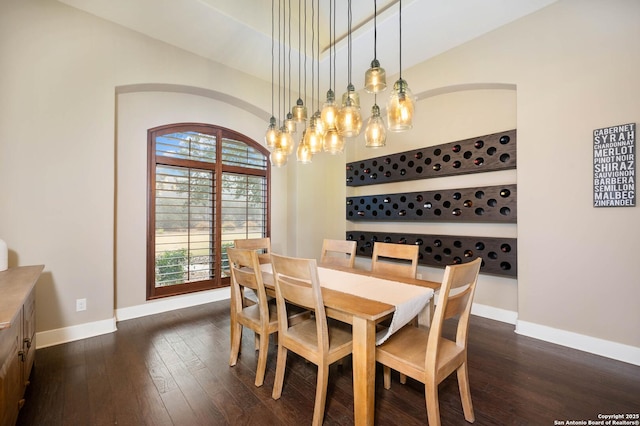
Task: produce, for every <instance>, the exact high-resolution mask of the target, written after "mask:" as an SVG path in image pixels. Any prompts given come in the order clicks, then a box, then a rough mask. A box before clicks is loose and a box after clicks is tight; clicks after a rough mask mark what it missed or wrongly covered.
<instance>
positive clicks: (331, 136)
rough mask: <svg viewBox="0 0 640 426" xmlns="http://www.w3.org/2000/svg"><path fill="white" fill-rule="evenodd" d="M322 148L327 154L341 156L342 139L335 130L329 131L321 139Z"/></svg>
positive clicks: (342, 149) (342, 148)
mask: <svg viewBox="0 0 640 426" xmlns="http://www.w3.org/2000/svg"><path fill="white" fill-rule="evenodd" d="M322 147H323V149H324V151H325V152H328V153H329V154H342V152H343V151H344V138H343V137H342V136H340V134H339V133H338V130H337V129H336V128H333V129H329V130H327V133H325V134H324V138H323V139H322Z"/></svg>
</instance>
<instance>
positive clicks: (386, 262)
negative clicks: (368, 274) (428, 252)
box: [371, 242, 419, 278]
mask: <svg viewBox="0 0 640 426" xmlns="http://www.w3.org/2000/svg"><path fill="white" fill-rule="evenodd" d="M418 250H419V246H417V245H409V244H395V243H380V242H375V243H374V244H373V255H372V256H371V271H372V272H373V273H376V274H381V275H390V276H393V275H397V276H402V277H409V278H415V277H416V272H417V271H418Z"/></svg>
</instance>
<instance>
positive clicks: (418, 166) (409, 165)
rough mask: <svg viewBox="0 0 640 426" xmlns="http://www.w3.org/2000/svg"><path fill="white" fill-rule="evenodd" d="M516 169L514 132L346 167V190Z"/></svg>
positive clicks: (401, 153)
mask: <svg viewBox="0 0 640 426" xmlns="http://www.w3.org/2000/svg"><path fill="white" fill-rule="evenodd" d="M515 168H516V130H515V129H513V130H508V131H505V132H500V133H493V134H490V135H485V136H479V137H475V138H471V139H465V140H461V141H456V142H450V143H446V144H442V145H436V146H432V147H428V148H421V149H416V150H412V151H406V152H400V153H397V154H391V155H387V156H383V157H376V158H369V159H367V160H361V161H354V162H352V163H347V186H363V185H375V184H380V183H389V182H402V181H408V180H417V179H428V178H434V177H441V176H452V175H460V174H468V173H481V172H490V171H495V170H507V169H515Z"/></svg>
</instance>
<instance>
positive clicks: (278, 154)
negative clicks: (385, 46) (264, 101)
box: [265, 0, 415, 167]
mask: <svg viewBox="0 0 640 426" xmlns="http://www.w3.org/2000/svg"><path fill="white" fill-rule="evenodd" d="M277 1H278V86H277V88H278V114H280V113H281V114H282V116H283V117H285V119H284V120H282V122H281V123H280V126H278V125H279V121H278V120H277V119H276V116H275V112H274V102H275V100H274V99H275V97H274V84H275V80H274V74H275V71H274V68H275V15H276V13H275V0H272V1H271V40H272V42H271V87H272V91H271V111H272V112H271V118H270V119H269V125H268V127H267V131H266V134H265V142H266V144H267V147H268V148H269V149H270V150H271V163H272V165H273V166H274V167H282V166H284V165H286V164H287V158H288V156H289V155H290V154H291V153H293V151H294V145H295V142H294V139H293V138H294V134H295V133H296V125H299V126H303V130H302V132H301V137H300V140H299V143H298V147H297V150H296V158H297V160H298V162H300V163H303V164H304V163H310V162H311V160H312V157H313V155H314V154H317V153H319V152H328V153H330V154H340V153H342V152H344V147H345V139H347V138H355V137H357V136H359V135H360V133H361V132H362V127H363V119H362V114H361V112H360V98H359V95H358V92H356V90H355V87H354V85H353V83H352V80H351V71H352V61H351V58H352V43H351V36H352V31H351V28H352V9H351V0H348V1H347V7H348V16H347V25H348V28H347V50H348V84H347V88H346V91H345V93H344V94H343V95H342V96H341V98H340V101H339V102H337V101H336V95H335V81H336V78H335V72H336V71H335V70H336V67H335V56H336V48H335V45H336V29H335V25H336V0H327V3H328V7H329V42H330V44H329V89H328V90H327V96H326V100H325V102H324V103H323V104H322V107H320V102H321V101H320V13H319V11H320V1H321V0H298V99H297V101H296V103H295V105H294V106H293V107H292V108H291V101H289V109H288V110H289V111H290V112H286V111H285V110H286V109H287V107H286V103H287V101H286V99H289V100H290V99H291V42H292V40H291V0H277ZM285 1H288V12H287V10H285V7H284V2H285ZM303 2H304V28H305V36H304V56H305V61H304V99H305V100H306V99H307V57H308V55H307V46H308V43H307V31H306V28H307V17H308V10H307V5H308V4H310V9H311V43H310V44H311V67H310V68H311V105H310V106H309V111H312V110H313V109H314V104H315V109H316V111H315V112H314V113H311V112H310V113H309V114H310V116H309V117H308V122H307V107H306V106H305V105H304V100H303V97H302V90H301V81H302V60H301V59H302V58H301V55H302V49H303V43H302V37H301V28H302V22H303V20H302V19H301V14H302V10H303ZM373 3H374V58H373V60H372V61H371V67H370V68H369V69H368V70H367V71H366V73H365V87H364V88H365V90H366V91H367V92H369V93H373V94H374V105H373V107H372V108H371V116H370V118H369V119H368V121H367V124H366V127H365V131H364V138H365V142H366V144H365V146H366V147H371V148H375V147H382V146H384V145H385V143H386V133H387V129H388V130H389V131H394V132H399V131H405V130H408V129H411V127H412V119H413V113H414V109H415V99H414V97H413V95H412V93H411V91H410V90H409V86H408V84H407V82H406V81H405V80H403V79H402V0H399V11H398V16H399V27H400V31H399V32H400V36H399V41H400V43H399V57H400V77H399V79H398V81H396V82H395V84H394V85H393V90H392V92H391V96H390V98H389V100H388V102H387V121H388V124H389V125H388V128H387V127H385V124H384V120H383V119H382V116H381V114H380V107H379V106H378V105H377V95H378V93H380V92H382V91H384V90H385V89H386V87H387V84H386V73H385V70H384V69H383V68H382V67H381V66H380V62H379V61H378V58H377V14H378V11H377V0H373ZM287 34H288V43H287ZM285 45H288V46H289V47H288V55H287V56H286V57H285V54H284V48H283V46H285ZM287 71H288V75H287ZM316 71H317V79H316ZM281 77H282V80H281ZM281 91H282V104H281ZM287 93H288V96H287ZM316 95H317V97H316ZM281 106H282V107H283V110H282V111H280V107H281Z"/></svg>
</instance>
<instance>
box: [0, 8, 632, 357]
mask: <svg viewBox="0 0 640 426" xmlns="http://www.w3.org/2000/svg"><path fill="white" fill-rule="evenodd" d="M410 8H411V5H407V7H406V9H405V13H410V12H411V10H410ZM638 16H640V2H637V1H635V0H612V1H608V2H602V1H599V0H561V1H559V2H557V3H555V4H553V5H552V6H550V7H548V8H546V9H544V10H542V11H540V12H538V13H535V14H533V15H531V16H529V17H526V18H523V19H521V20H519V21H516V22H514V23H512V24H510V25H508V26H505V27H503V28H501V29H499V30H496V31H493V32H491V33H489V34H487V35H485V36H483V37H480V38H478V39H476V40H473V41H472V42H469V43H467V44H466V45H464V46H461V47H459V48H456V49H454V50H451V51H449V52H446V53H445V54H442V55H440V56H438V57H436V58H434V59H432V60H430V61H427V62H425V63H423V64H420V65H418V66H416V67H414V68H412V69H407V70H404V71H403V77H404V78H405V79H406V80H407V81H408V82H409V85H410V87H411V88H412V90H413V91H414V92H415V93H434V92H431V91H438V90H440V89H442V88H445V89H444V91H443V94H442V95H439V96H432V97H426V98H424V99H422V100H420V101H419V103H418V113H417V118H416V129H415V130H414V131H413V132H411V133H408V134H406V136H405V135H402V136H398V137H397V138H394V139H393V140H391V139H390V141H389V143H390V147H389V148H388V149H389V150H391V151H395V152H397V151H401V150H407V149H411V148H412V147H416V146H429V145H434V144H438V143H445V142H449V141H451V140H456V139H459V138H464V137H471V136H474V135H477V134H484V133H485V131H484V129H485V124H486V123H479V122H477V121H475V120H477V117H475V116H474V117H471V118H469V117H465V116H461V115H460V114H459V113H458V111H457V108H459V107H463V106H464V108H467V107H468V108H470V111H473V108H474V105H475V106H476V108H475V110H476V111H477V110H478V108H480V107H481V105H482V103H483V102H484V98H482V97H480V98H478V97H477V96H478V95H483V94H481V93H480V92H474V91H466V92H461V93H456V92H452V93H447V89H446V88H451V87H457V86H460V85H463V86H465V85H474V84H480V85H484V84H489V85H491V84H506V85H509V86H512V87H514V88H515V90H512V91H510V92H509V93H498V94H496V93H491V96H492V97H493V96H494V95H496V96H505V97H506V98H508V103H509V104H511V105H513V103H514V102H515V108H513V109H509V111H510V112H508V113H506V114H507V115H504V116H503V115H500V117H501V118H500V120H505V123H506V122H507V121H509V122H515V124H516V125H517V129H518V169H517V172H515V174H516V176H515V177H516V179H515V181H517V184H518V224H517V226H516V227H498V228H492V229H484V228H481V227H477V226H460V227H459V228H458V227H457V228H456V230H458V229H459V231H460V232H459V233H460V234H467V233H471V232H478V233H482V234H484V233H485V232H499V233H501V235H502V233H503V232H504V233H505V234H509V235H510V234H511V233H512V232H514V228H515V230H516V231H515V232H516V233H517V237H518V255H519V262H518V270H519V275H518V280H517V282H515V280H506V279H505V280H496V279H493V278H491V279H488V278H483V280H482V282H481V288H482V292H479V295H478V298H479V300H480V301H482V303H485V304H487V305H490V306H492V307H495V308H498V309H505V310H509V311H511V310H514V309H517V312H518V329H519V330H520V331H521V332H525V333H527V334H532V335H537V336H538V337H542V338H547V339H549V340H553V339H559V340H560V341H561V342H560V343H563V344H569V345H573V344H574V342H572V339H574V338H576V337H578V338H581V337H584V338H587V341H588V342H587V344H586V346H585V347H586V349H592V348H591V347H589V345H590V344H591V343H593V342H598V343H602V344H603V345H604V346H607V348H608V349H607V355H612V354H611V352H615V351H616V350H617V349H621V350H622V351H625V350H628V351H627V353H628V354H630V355H629V356H628V357H626V358H625V359H627V360H630V361H632V362H636V363H639V364H640V355H638V354H639V353H640V333H638V332H637V330H638V326H639V325H640V310H638V309H637V301H638V300H639V299H640V286H639V285H638V282H639V281H638V278H637V277H638V276H640V262H637V261H636V260H635V253H636V251H637V250H636V249H637V241H639V240H640V227H639V226H637V224H638V223H639V219H640V210H638V208H637V207H632V208H598V209H596V208H593V207H592V206H591V201H592V191H593V188H592V171H593V166H592V131H593V129H596V128H600V127H606V126H610V125H616V124H622V123H629V122H636V123H637V122H639V121H640V102H638V98H639V96H638V95H639V94H640V79H638V78H637V70H638V69H640V26H639V25H638V24H637V17H638ZM0 63H2V72H1V73H0V93H2V96H0V182H1V184H0V185H1V189H2V190H1V191H0V236H1V237H2V238H3V239H4V240H5V241H7V243H8V245H9V249H10V266H16V265H27V264H39V263H44V264H45V274H44V276H43V278H42V279H41V280H40V281H39V283H38V286H37V303H38V310H37V321H38V331H39V332H45V331H51V330H56V329H60V328H71V327H79V326H82V325H84V324H91V323H96V322H100V321H105V320H109V319H112V318H113V316H114V308H115V303H116V302H115V300H116V297H115V288H116V281H117V282H118V283H120V280H122V282H123V283H124V282H125V281H124V280H125V279H129V278H128V277H126V278H125V277H122V276H121V275H120V274H122V273H124V268H125V265H120V262H124V261H123V260H121V259H120V260H118V259H116V257H115V253H116V249H117V248H118V247H120V244H121V243H123V242H125V241H121V239H122V240H125V239H127V238H128V234H127V235H122V234H121V233H120V232H121V231H124V230H126V228H124V226H125V223H124V222H120V221H116V208H118V209H120V208H121V207H122V208H124V207H125V206H126V205H127V203H128V202H132V200H129V199H121V198H120V197H124V196H125V195H127V192H126V189H125V188H123V187H121V186H120V184H119V182H120V181H119V177H118V176H117V174H116V171H118V173H119V172H120V171H123V172H124V170H120V169H119V168H116V164H122V165H123V167H124V164H125V160H124V159H121V160H122V163H120V162H118V163H117V162H116V155H120V153H122V152H124V151H122V152H121V151H120V150H121V149H125V148H124V147H123V146H121V145H120V142H122V141H120V140H119V139H118V136H119V133H118V132H117V126H118V124H119V122H118V120H117V116H116V111H118V113H120V112H122V111H121V110H117V105H116V99H117V96H116V88H118V87H126V86H129V85H138V84H161V85H176V86H180V87H190V88H199V89H202V90H206V91H212V92H215V93H217V94H222V96H221V97H217V98H216V97H215V96H214V97H213V98H212V99H209V100H204V101H202V100H195V99H191V98H190V99H188V100H186V98H182V99H183V101H182V102H184V105H186V107H187V111H188V112H190V113H194V115H195V114H196V110H199V108H200V107H197V105H202V108H211V111H219V110H220V107H221V105H220V102H222V103H227V104H229V105H230V108H231V111H237V108H240V109H241V110H243V111H244V112H240V114H241V116H246V115H245V114H247V113H249V112H250V113H251V114H253V115H256V111H260V110H263V111H268V110H270V96H271V88H270V84H269V83H268V82H261V81H257V80H255V79H252V78H250V77H248V76H246V75H242V74H241V73H238V72H236V71H233V70H230V69H228V68H226V67H224V66H222V65H219V64H216V63H213V62H211V61H207V60H205V59H203V58H200V57H197V56H194V55H191V54H187V53H185V52H183V51H181V50H179V49H176V48H173V47H171V46H168V45H165V44H163V43H160V42H157V41H154V40H151V39H149V38H146V37H143V36H141V35H139V34H137V33H134V32H132V31H129V30H126V29H123V28H121V27H119V26H116V25H113V24H110V23H107V22H105V21H101V20H99V19H96V18H95V17H92V16H90V15H88V14H85V13H83V12H79V11H77V10H75V9H72V8H69V7H66V6H63V5H62V4H60V3H58V2H57V1H54V0H3V1H2V2H0ZM362 71H364V70H362ZM389 81H393V78H392V76H390V77H389ZM487 94H488V93H487ZM191 95H193V93H191ZM224 95H227V96H230V95H231V96H235V98H237V99H239V100H241V101H244V102H246V103H245V104H242V102H239V103H238V105H241V104H242V105H243V106H241V107H238V106H237V105H234V104H233V102H232V101H230V100H229V98H226V97H225V96H224ZM124 96H130V95H129V94H127V95H124ZM131 96H134V95H133V94H131ZM514 96H515V99H514ZM380 103H381V102H380ZM364 105H367V103H366V100H364V99H363V108H365V114H366V106H364ZM122 108H124V104H123V105H122ZM165 111H166V110H165ZM485 112H486V111H485ZM513 113H515V121H514V120H513V116H511V115H509V114H513ZM473 114H475V112H473ZM168 118H171V117H168ZM267 119H268V114H267V113H266V112H265V117H264V123H265V126H266V123H267ZM436 120H437V121H436ZM467 120H471V121H467ZM134 121H135V120H134ZM501 122H502V121H501ZM449 123H456V125H455V126H454V125H449ZM120 124H121V125H124V124H122V123H120ZM133 124H134V125H135V126H138V125H143V124H145V123H144V120H141V122H139V123H137V122H135V123H133ZM434 126H435V127H434ZM496 126H498V124H496ZM236 130H238V131H240V132H241V133H244V134H246V135H247V136H249V137H252V138H253V139H255V140H257V141H261V140H262V132H263V129H261V128H260V125H259V124H257V121H256V120H255V119H253V118H252V119H250V120H247V121H246V124H245V122H243V123H242V125H241V127H240V128H238V129H236ZM122 136H123V137H125V135H122ZM127 137H128V136H127ZM134 139H135V138H134ZM350 144H352V145H353V142H350ZM391 144H393V145H391ZM116 147H117V148H118V151H116ZM375 155H377V154H370V153H369V152H368V151H366V150H364V148H360V147H359V148H354V147H353V146H351V147H349V148H348V151H347V153H346V155H344V156H338V157H328V156H327V157H324V158H322V159H317V161H315V162H314V164H312V165H311V166H310V167H309V168H303V167H302V166H298V167H295V166H293V167H288V168H287V169H282V170H274V171H273V176H274V179H275V181H276V182H278V184H277V185H278V187H275V188H273V192H272V193H273V203H274V206H275V205H279V207H278V208H280V209H281V212H282V214H280V215H279V216H277V217H276V216H275V215H274V217H273V219H274V222H273V224H272V231H273V234H274V237H275V236H276V235H278V237H277V238H280V239H281V240H280V241H279V242H278V244H279V245H280V246H279V247H277V249H278V251H280V252H282V253H286V254H297V255H301V256H313V255H317V254H318V253H319V247H320V245H319V244H320V241H321V239H322V238H323V237H325V236H328V237H336V238H337V237H341V236H342V235H344V232H345V230H346V228H347V226H351V225H349V224H348V223H346V221H345V220H344V198H345V195H346V194H347V190H346V188H345V185H344V176H345V174H344V163H345V162H346V161H351V160H354V159H359V158H366V157H370V156H375ZM499 178H500V179H503V178H506V177H505V176H500V177H499ZM512 178H513V176H509V177H508V179H512ZM483 179H485V178H483ZM486 179H493V178H489V177H487V178H486ZM496 179H497V177H496ZM467 182H468V181H466V180H464V179H460V180H456V179H451V180H448V181H446V182H444V181H441V183H438V182H429V183H424V185H427V186H424V188H428V187H429V185H432V184H433V185H443V187H451V186H457V185H464V184H466V183H467ZM412 185H413V184H412ZM415 185H423V183H416V184H415ZM404 188H406V190H407V191H411V190H413V189H412V188H413V186H411V185H407V186H406V187H404V186H403V190H405V189H404ZM420 188H423V186H420ZM121 191H122V192H121ZM129 196H130V197H132V198H134V199H135V198H136V197H137V195H136V194H133V193H131V195H128V196H127V197H129ZM116 197H118V198H116ZM116 201H118V203H117V204H116ZM133 202H134V203H135V202H137V201H136V200H134V201H133ZM294 218H295V220H293V219H294ZM136 220H139V219H138V218H136ZM120 225H122V226H123V228H122V229H120V227H119V226H120ZM129 226H134V225H133V224H130V225H129ZM453 231H454V230H452V232H453ZM136 232H137V231H136ZM131 243H132V245H133V246H135V247H138V248H139V245H140V236H139V235H137V234H135V237H133V238H132V241H131ZM120 268H123V269H122V270H120ZM127 268H128V267H127ZM425 271H426V272H425V273H432V272H431V271H429V270H428V269H425ZM433 273H436V271H433ZM140 285H141V286H143V285H144V283H140ZM514 288H515V289H514ZM121 295H122V296H123V299H122V303H123V305H126V304H130V303H137V300H139V295H133V294H132V295H127V294H125V293H123V294H120V291H119V292H118V298H119V297H120V296H121ZM129 296H131V298H130V299H129ZM83 297H86V298H87V307H88V309H87V311H86V312H80V313H76V312H75V299H77V298H83ZM118 303H120V300H119V302H118ZM554 333H555V336H556V337H552V336H551V335H552V334H554ZM557 336H559V337H557ZM589 339H591V340H589ZM589 342H591V343H589ZM616 345H618V346H616ZM574 346H575V345H574ZM577 346H580V344H578V345H577ZM609 349H613V350H612V351H609ZM594 351H597V350H594ZM613 355H614V356H615V355H616V354H613ZM621 358H624V357H621Z"/></svg>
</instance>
